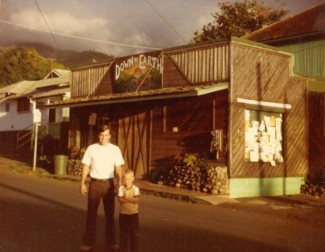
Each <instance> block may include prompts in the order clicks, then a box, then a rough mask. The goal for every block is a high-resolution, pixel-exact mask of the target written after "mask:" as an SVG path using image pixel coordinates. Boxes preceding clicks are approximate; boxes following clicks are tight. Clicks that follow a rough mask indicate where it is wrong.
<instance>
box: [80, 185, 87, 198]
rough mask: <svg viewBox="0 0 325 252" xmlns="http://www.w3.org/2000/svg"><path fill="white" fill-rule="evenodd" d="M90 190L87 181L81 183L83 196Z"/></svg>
mask: <svg viewBox="0 0 325 252" xmlns="http://www.w3.org/2000/svg"><path fill="white" fill-rule="evenodd" d="M87 192H88V189H87V186H86V184H85V183H80V193H81V195H82V196H85V195H86V194H87Z"/></svg>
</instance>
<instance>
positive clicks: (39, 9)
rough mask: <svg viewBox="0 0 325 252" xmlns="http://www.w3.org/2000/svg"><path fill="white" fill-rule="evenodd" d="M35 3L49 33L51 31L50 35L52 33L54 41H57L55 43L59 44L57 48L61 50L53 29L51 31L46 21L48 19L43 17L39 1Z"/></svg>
mask: <svg viewBox="0 0 325 252" xmlns="http://www.w3.org/2000/svg"><path fill="white" fill-rule="evenodd" d="M34 3H35V4H36V6H37V9H38V11H39V13H40V14H41V16H42V18H43V21H44V23H45V24H46V26H47V28H48V29H49V31H50V33H51V35H52V38H53V40H54V41H55V43H56V44H57V46H58V47H59V48H60V46H59V43H58V41H57V40H56V39H55V37H54V34H53V32H52V29H51V27H50V25H49V24H48V22H47V21H46V18H45V16H44V15H43V12H42V10H41V8H40V7H39V5H38V3H37V1H36V0H34Z"/></svg>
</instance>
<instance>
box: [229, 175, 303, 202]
mask: <svg viewBox="0 0 325 252" xmlns="http://www.w3.org/2000/svg"><path fill="white" fill-rule="evenodd" d="M304 183H305V178H304V177H287V178H284V177H283V178H232V179H230V180H229V190H230V194H229V197H230V198H244V197H259V196H280V195H292V194H299V193H300V187H301V185H303V184H304Z"/></svg>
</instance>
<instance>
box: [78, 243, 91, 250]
mask: <svg viewBox="0 0 325 252" xmlns="http://www.w3.org/2000/svg"><path fill="white" fill-rule="evenodd" d="M92 248H93V247H92V246H89V245H86V244H82V245H81V246H80V251H90V250H91V249H92Z"/></svg>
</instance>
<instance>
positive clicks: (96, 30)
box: [11, 10, 110, 39]
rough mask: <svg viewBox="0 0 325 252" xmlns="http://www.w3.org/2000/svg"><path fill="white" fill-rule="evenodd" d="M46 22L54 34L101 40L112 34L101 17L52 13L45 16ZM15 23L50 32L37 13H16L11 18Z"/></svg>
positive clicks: (29, 11)
mask: <svg viewBox="0 0 325 252" xmlns="http://www.w3.org/2000/svg"><path fill="white" fill-rule="evenodd" d="M45 19H46V22H47V23H48V25H49V26H50V28H51V30H52V31H53V32H57V33H62V34H68V35H76V36H89V35H96V36H97V38H96V39H99V37H98V36H100V38H101V39H103V38H104V37H106V36H107V35H109V34H110V31H109V30H108V25H107V21H106V20H105V19H103V18H101V17H96V16H94V17H91V18H87V19H85V18H82V17H77V16H72V15H71V14H69V13H68V12H62V11H59V12H52V13H51V14H50V15H49V14H47V15H46V16H45ZM11 20H12V22H14V23H18V24H23V25H24V26H27V27H30V28H33V29H40V30H49V29H48V27H47V25H46V23H45V21H44V20H43V18H42V16H41V15H40V14H39V13H38V12H35V11H31V10H25V11H21V12H16V13H14V14H13V15H12V16H11Z"/></svg>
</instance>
